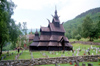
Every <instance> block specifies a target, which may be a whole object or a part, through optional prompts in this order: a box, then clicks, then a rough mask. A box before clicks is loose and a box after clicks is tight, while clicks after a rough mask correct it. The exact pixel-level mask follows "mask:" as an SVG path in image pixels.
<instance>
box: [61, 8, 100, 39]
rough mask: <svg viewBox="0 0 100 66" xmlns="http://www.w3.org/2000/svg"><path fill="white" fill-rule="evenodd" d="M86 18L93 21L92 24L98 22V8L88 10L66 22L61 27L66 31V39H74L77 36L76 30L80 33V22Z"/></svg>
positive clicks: (99, 14) (99, 11)
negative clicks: (88, 17)
mask: <svg viewBox="0 0 100 66" xmlns="http://www.w3.org/2000/svg"><path fill="white" fill-rule="evenodd" d="M86 16H90V18H91V19H92V20H93V22H94V23H97V22H98V21H99V16H100V7H98V8H94V9H90V10H88V11H86V12H84V13H81V14H80V15H78V16H76V17H75V18H74V19H72V20H69V21H66V22H65V23H64V24H63V25H64V28H65V30H66V33H65V35H66V36H67V37H68V38H75V35H77V34H78V33H77V30H80V31H81V28H80V26H81V25H82V22H83V20H84V18H85V17H86Z"/></svg>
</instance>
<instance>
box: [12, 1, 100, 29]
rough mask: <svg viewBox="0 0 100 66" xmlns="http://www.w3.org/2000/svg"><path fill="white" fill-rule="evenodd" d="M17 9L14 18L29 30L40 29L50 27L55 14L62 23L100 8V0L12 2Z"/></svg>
mask: <svg viewBox="0 0 100 66" xmlns="http://www.w3.org/2000/svg"><path fill="white" fill-rule="evenodd" d="M12 1H13V2H14V3H15V4H16V5H17V7H16V8H15V9H14V14H13V15H12V18H13V19H14V20H15V21H16V24H18V23H19V22H20V23H21V24H22V23H23V22H27V28H28V29H39V28H40V27H41V26H42V27H47V26H48V23H49V22H48V21H47V19H49V20H50V22H52V18H53V17H52V16H51V15H54V12H55V6H56V9H57V13H58V15H59V16H60V18H59V19H60V23H62V22H66V21H68V20H71V19H73V18H75V17H76V16H77V15H79V14H81V13H83V12H85V11H87V10H90V9H93V8H97V7H100V0H12Z"/></svg>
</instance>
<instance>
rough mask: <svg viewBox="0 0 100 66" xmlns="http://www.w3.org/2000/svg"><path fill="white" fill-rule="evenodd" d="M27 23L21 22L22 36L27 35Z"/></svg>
mask: <svg viewBox="0 0 100 66" xmlns="http://www.w3.org/2000/svg"><path fill="white" fill-rule="evenodd" d="M26 25H27V22H23V32H24V35H27V26H26Z"/></svg>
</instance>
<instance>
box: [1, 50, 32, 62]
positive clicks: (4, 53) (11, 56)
mask: <svg viewBox="0 0 100 66" xmlns="http://www.w3.org/2000/svg"><path fill="white" fill-rule="evenodd" d="M21 52H22V50H20V52H19V54H20V53H21ZM11 53H13V54H12V55H10V56H9V54H11ZM9 54H7V52H3V54H2V55H1V57H2V56H4V55H6V58H4V59H3V60H15V56H16V55H18V52H17V50H13V51H9ZM18 59H31V55H30V53H29V50H24V51H23V53H22V55H20V56H19V57H18Z"/></svg>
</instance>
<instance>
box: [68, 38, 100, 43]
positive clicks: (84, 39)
mask: <svg viewBox="0 0 100 66" xmlns="http://www.w3.org/2000/svg"><path fill="white" fill-rule="evenodd" d="M73 41H78V40H76V39H69V42H73ZM79 41H89V39H88V38H81V39H80V40H79ZM93 42H100V39H94V41H93Z"/></svg>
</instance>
